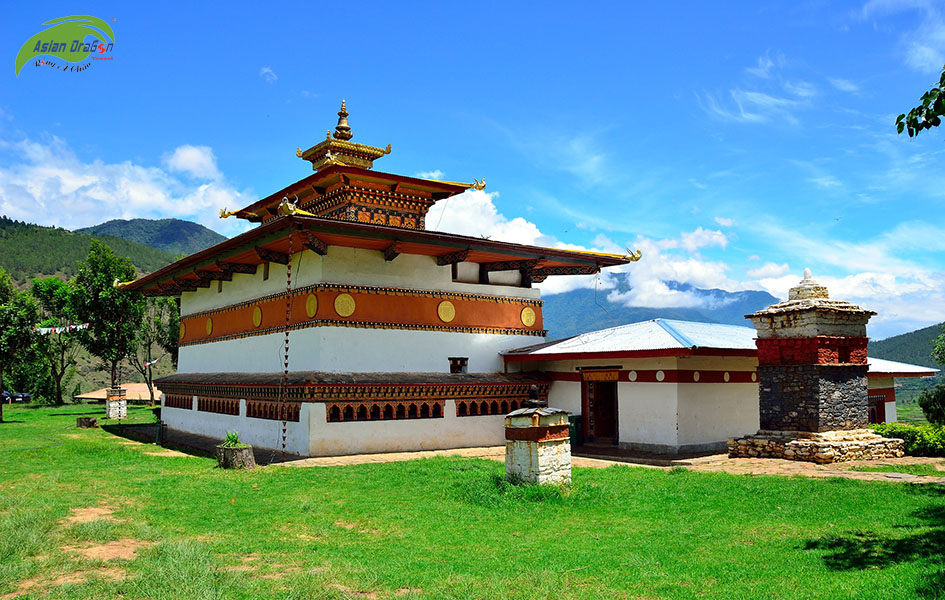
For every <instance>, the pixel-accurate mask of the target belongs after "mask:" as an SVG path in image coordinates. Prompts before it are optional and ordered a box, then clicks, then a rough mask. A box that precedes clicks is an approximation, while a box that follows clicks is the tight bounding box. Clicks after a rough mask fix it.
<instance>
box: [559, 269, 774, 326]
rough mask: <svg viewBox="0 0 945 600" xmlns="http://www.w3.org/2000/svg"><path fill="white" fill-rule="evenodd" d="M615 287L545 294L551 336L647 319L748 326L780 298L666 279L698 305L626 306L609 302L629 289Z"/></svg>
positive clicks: (762, 293)
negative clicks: (611, 296)
mask: <svg viewBox="0 0 945 600" xmlns="http://www.w3.org/2000/svg"><path fill="white" fill-rule="evenodd" d="M618 281H619V282H620V283H619V284H618V286H617V288H615V289H610V290H600V291H595V290H589V289H577V290H572V291H570V292H563V293H560V294H553V295H550V296H544V297H543V299H544V305H543V307H542V315H543V318H544V323H545V327H546V328H547V329H548V337H549V338H550V339H554V338H563V337H570V336H572V335H577V334H579V333H584V332H587V331H595V330H598V329H606V328H608V327H616V326H618V325H624V324H626V323H636V322H638V321H646V320H649V319H657V318H663V319H679V320H682V321H701V322H704V323H725V324H728V325H742V326H745V327H750V326H751V323H749V322H748V320H747V319H745V315H747V314H748V313H752V312H755V311H756V310H759V309H761V308H764V307H766V306H770V305H771V304H774V303H775V302H778V301H779V300H778V299H777V298H775V297H774V296H772V295H771V294H769V293H768V292H759V291H754V290H744V291H739V292H727V291H725V290H720V289H700V288H696V287H693V286H690V285H686V284H681V283H677V282H669V283H668V286H669V287H670V289H675V290H679V291H686V292H690V293H691V294H692V295H693V296H698V297H699V298H701V299H702V301H703V306H702V307H698V308H695V307H694V308H686V307H680V308H645V307H635V306H626V305H624V304H622V303H620V302H611V301H609V300H608V299H607V296H608V295H609V294H610V293H611V292H613V291H617V292H621V291H628V290H629V289H630V288H629V286H628V285H627V284H626V282H625V281H621V280H620V279H618Z"/></svg>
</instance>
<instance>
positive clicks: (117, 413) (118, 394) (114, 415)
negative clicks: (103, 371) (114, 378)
mask: <svg viewBox="0 0 945 600" xmlns="http://www.w3.org/2000/svg"><path fill="white" fill-rule="evenodd" d="M125 392H126V390H125V389H124V388H108V391H107V392H106V393H105V418H106V419H124V418H125V417H127V416H128V403H127V401H126V399H125Z"/></svg>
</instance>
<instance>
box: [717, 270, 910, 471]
mask: <svg viewBox="0 0 945 600" xmlns="http://www.w3.org/2000/svg"><path fill="white" fill-rule="evenodd" d="M875 314H876V313H875V312H873V311H871V310H866V309H864V308H861V307H859V306H857V305H855V304H851V303H850V302H845V301H843V300H831V299H830V297H829V294H828V292H827V288H826V287H824V286H822V285H820V284H818V283H817V282H816V281H814V279H813V277H812V276H811V272H810V269H805V270H804V279H803V280H801V282H800V283H799V284H798V285H797V286H796V287H794V288H791V291H790V294H789V296H788V300H787V301H786V302H780V303H778V304H774V305H772V306H769V307H768V308H765V309H762V310H759V311H758V312H755V313H752V314H750V315H746V317H745V318H747V319H750V320H751V322H752V325H754V326H755V329H756V330H757V332H758V337H757V338H756V340H755V344H756V345H757V346H758V409H759V412H760V415H759V416H760V423H761V430H760V431H758V433H757V434H756V435H754V436H746V437H744V438H741V439H738V440H729V456H732V457H749V456H750V457H772V458H788V459H792V460H804V461H812V462H818V463H828V462H840V461H847V460H858V459H871V458H888V457H894V456H902V441H901V440H891V439H886V438H882V437H880V436H878V435H876V434H875V433H873V432H872V431H870V430H869V429H867V425H868V424H869V412H868V403H867V385H866V372H867V368H868V367H867V364H866V348H867V342H868V341H869V338H867V337H866V323H867V322H868V321H869V320H870V317H872V316H873V315H875Z"/></svg>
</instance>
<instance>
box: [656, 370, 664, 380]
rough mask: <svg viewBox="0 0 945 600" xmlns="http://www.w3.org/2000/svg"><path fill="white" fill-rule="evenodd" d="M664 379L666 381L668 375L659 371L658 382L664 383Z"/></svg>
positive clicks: (657, 373) (657, 374)
mask: <svg viewBox="0 0 945 600" xmlns="http://www.w3.org/2000/svg"><path fill="white" fill-rule="evenodd" d="M664 379H666V374H665V373H663V372H662V371H657V372H656V380H657V381H663V380H664Z"/></svg>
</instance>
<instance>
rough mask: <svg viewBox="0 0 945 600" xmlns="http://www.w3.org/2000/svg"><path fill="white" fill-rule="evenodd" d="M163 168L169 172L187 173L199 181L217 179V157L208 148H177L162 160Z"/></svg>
mask: <svg viewBox="0 0 945 600" xmlns="http://www.w3.org/2000/svg"><path fill="white" fill-rule="evenodd" d="M163 163H164V166H166V167H167V168H168V169H170V170H171V171H180V172H184V173H189V174H190V175H192V176H194V177H197V178H199V179H219V178H220V177H221V174H220V170H219V169H218V168H217V157H216V156H214V154H213V149H212V148H210V147H209V146H190V145H184V146H178V147H177V148H175V149H174V151H173V152H171V153H170V154H166V155H165V156H164V160H163Z"/></svg>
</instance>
